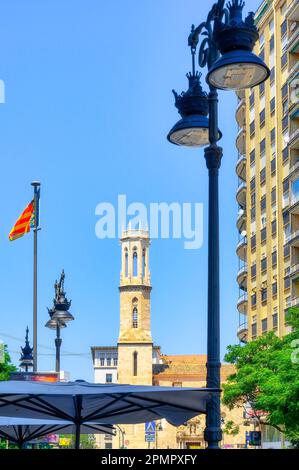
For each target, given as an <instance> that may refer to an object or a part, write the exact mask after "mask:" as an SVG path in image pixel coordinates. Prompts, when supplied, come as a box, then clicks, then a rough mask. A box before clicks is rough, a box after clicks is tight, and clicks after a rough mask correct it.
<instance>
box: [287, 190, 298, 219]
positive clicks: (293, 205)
mask: <svg viewBox="0 0 299 470" xmlns="http://www.w3.org/2000/svg"><path fill="white" fill-rule="evenodd" d="M289 211H290V212H291V214H299V195H298V194H297V195H296V196H292V197H291V200H290V204H289Z"/></svg>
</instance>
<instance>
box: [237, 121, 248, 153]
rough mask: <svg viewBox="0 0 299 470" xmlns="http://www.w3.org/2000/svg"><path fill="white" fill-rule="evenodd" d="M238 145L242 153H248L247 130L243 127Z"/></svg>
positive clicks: (238, 138) (239, 133)
mask: <svg viewBox="0 0 299 470" xmlns="http://www.w3.org/2000/svg"><path fill="white" fill-rule="evenodd" d="M236 147H237V149H238V152H239V153H240V154H241V155H244V154H245V153H246V132H245V130H244V129H243V128H241V129H240V130H239V132H238V134H237V138H236Z"/></svg>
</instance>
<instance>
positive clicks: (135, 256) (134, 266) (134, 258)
mask: <svg viewBox="0 0 299 470" xmlns="http://www.w3.org/2000/svg"><path fill="white" fill-rule="evenodd" d="M137 275H138V256H137V248H133V276H134V277H136V276H137Z"/></svg>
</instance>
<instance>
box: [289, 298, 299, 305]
mask: <svg viewBox="0 0 299 470" xmlns="http://www.w3.org/2000/svg"><path fill="white" fill-rule="evenodd" d="M298 305H299V297H293V298H292V299H291V300H290V301H289V302H288V304H287V307H297V306H298Z"/></svg>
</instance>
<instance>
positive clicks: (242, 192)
mask: <svg viewBox="0 0 299 470" xmlns="http://www.w3.org/2000/svg"><path fill="white" fill-rule="evenodd" d="M246 189H247V185H246V183H245V182H244V181H242V183H241V184H240V185H239V187H238V189H237V194H236V199H237V201H238V204H239V205H240V206H241V208H242V209H245V207H246Z"/></svg>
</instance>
